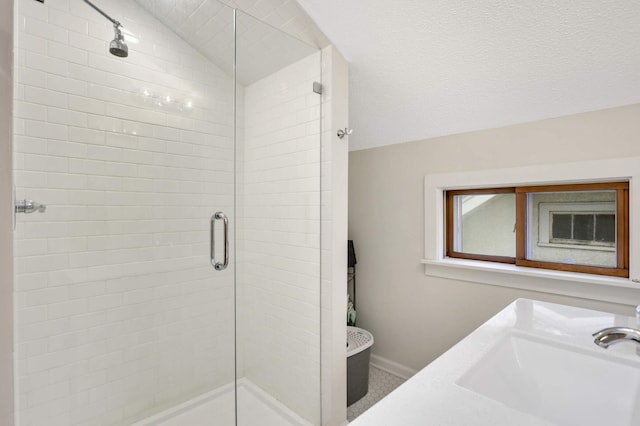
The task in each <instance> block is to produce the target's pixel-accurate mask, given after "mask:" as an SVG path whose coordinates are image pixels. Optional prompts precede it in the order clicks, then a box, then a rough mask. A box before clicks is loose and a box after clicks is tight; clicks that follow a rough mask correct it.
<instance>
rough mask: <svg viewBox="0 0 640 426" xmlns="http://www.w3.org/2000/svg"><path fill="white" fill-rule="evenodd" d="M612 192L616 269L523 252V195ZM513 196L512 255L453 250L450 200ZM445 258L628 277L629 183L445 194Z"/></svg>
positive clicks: (525, 202) (524, 248) (452, 222)
mask: <svg viewBox="0 0 640 426" xmlns="http://www.w3.org/2000/svg"><path fill="white" fill-rule="evenodd" d="M612 190H614V191H616V245H615V247H616V256H617V258H616V267H611V268H609V267H601V266H588V265H576V264H569V263H560V262H548V261H539V260H529V259H527V258H526V249H527V229H526V227H527V194H530V193H536V192H537V193H541V192H580V191H612ZM509 193H512V194H515V196H516V253H515V254H516V255H515V257H506V256H492V255H482V254H472V253H464V252H458V251H455V250H454V197H455V196H459V195H483V194H509ZM444 207H445V214H444V218H445V255H446V256H447V257H451V258H457V259H469V260H481V261H488V262H498V263H508V264H513V265H516V266H524V267H529V268H540V269H551V270H556V271H565V272H579V273H587V274H596V275H607V276H613V277H622V278H628V277H629V182H601V183H587V184H559V185H535V186H516V187H501V188H482V189H462V190H448V191H445V203H444Z"/></svg>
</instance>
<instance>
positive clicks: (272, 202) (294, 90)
mask: <svg viewBox="0 0 640 426" xmlns="http://www.w3.org/2000/svg"><path fill="white" fill-rule="evenodd" d="M320 65H321V55H320V51H318V52H317V53H314V54H311V55H310V56H308V57H307V58H305V59H303V60H301V61H298V62H296V63H294V64H292V65H289V66H287V67H285V68H284V69H281V70H280V71H278V72H276V73H274V74H272V75H270V76H269V77H266V78H264V79H262V80H260V81H258V82H256V83H253V84H251V85H250V86H246V87H245V89H244V102H243V104H244V113H243V115H244V132H243V133H244V152H243V165H242V167H243V173H242V174H243V184H242V185H243V188H242V190H241V194H242V195H241V198H240V199H239V200H238V202H239V203H240V207H239V211H240V212H241V213H239V222H238V230H239V241H238V247H239V248H240V250H239V252H238V256H239V258H238V260H239V261H240V262H241V263H240V265H239V267H238V268H239V271H238V277H239V279H238V287H239V294H240V297H239V303H238V305H239V309H240V311H239V313H240V319H239V323H240V324H241V327H240V328H239V330H240V332H239V338H238V344H239V345H240V346H241V347H242V348H241V351H242V353H243V362H242V364H241V367H242V368H243V371H241V372H240V375H241V376H242V375H243V376H245V377H247V378H248V379H250V380H251V381H252V382H254V383H255V384H257V385H258V386H260V387H262V388H263V389H264V390H266V391H267V392H269V394H271V395H272V396H274V397H275V398H277V399H278V400H280V401H281V402H282V403H284V404H285V405H287V406H288V407H289V408H291V409H293V410H294V411H295V412H296V413H298V414H299V415H301V416H303V417H304V418H306V419H308V420H309V421H311V422H313V423H314V424H319V422H320V154H321V151H320V126H319V119H320V103H321V97H320V95H318V94H316V93H314V92H313V91H312V88H313V82H314V81H320V80H321V76H320V71H321V69H320ZM244 409H246V408H243V407H242V406H239V417H240V418H241V416H242V413H243V410H244Z"/></svg>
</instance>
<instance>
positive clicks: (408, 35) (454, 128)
mask: <svg viewBox="0 0 640 426" xmlns="http://www.w3.org/2000/svg"><path fill="white" fill-rule="evenodd" d="M298 2H299V3H300V4H301V6H302V7H303V8H304V9H305V10H306V11H307V13H308V14H309V15H310V16H311V17H312V18H313V20H314V21H315V23H316V24H318V26H319V27H320V29H321V30H322V31H323V32H324V34H326V36H327V37H328V38H329V39H330V40H331V41H332V42H333V43H334V44H335V45H336V46H337V47H338V49H339V50H340V51H341V52H342V53H343V55H344V56H345V57H346V58H347V60H348V61H349V64H350V89H349V90H350V123H349V125H350V127H353V128H354V133H353V134H352V135H351V136H350V137H349V144H350V147H351V149H352V150H354V149H364V148H370V147H375V146H381V145H388V144H394V143H400V142H406V141H412V140H419V139H426V138H431V137H435V136H441V135H447V134H454V133H461V132H467V131H473V130H478V129H485V128H493V127H499V126H505V125H509V124H515V123H522V122H527V121H534V120H540V119H544V118H549V117H557V116H562V115H568V114H575V113H579V112H585V111H592V110H598V109H603V108H609V107H614V106H620V105H627V104H632V103H639V102H640V42H639V40H640V1H638V0H575V1H557V0H553V1H552V0H537V1H531V0H511V1H507V0H496V1H460V0H457V1H452V0H429V1H427V0H393V1H391V0H348V1H344V0H298ZM639 119H640V118H639ZM603 143H606V141H603Z"/></svg>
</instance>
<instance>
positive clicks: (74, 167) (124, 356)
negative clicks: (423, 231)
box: [14, 0, 321, 426]
mask: <svg viewBox="0 0 640 426" xmlns="http://www.w3.org/2000/svg"><path fill="white" fill-rule="evenodd" d="M95 3H96V4H97V5H98V6H99V7H100V8H101V9H102V10H104V11H105V12H107V13H108V14H109V16H111V17H113V18H114V19H117V21H118V23H120V24H121V30H122V33H123V34H124V39H125V42H126V44H127V45H128V57H126V58H122V57H116V56H113V55H111V54H109V50H108V46H109V42H110V41H111V39H112V38H113V36H114V28H113V27H114V25H113V23H112V22H109V21H108V20H106V19H104V16H101V14H99V13H97V12H96V10H94V9H93V8H91V7H89V6H88V5H87V4H86V3H85V2H83V1H82V0H46V1H45V2H44V3H40V2H39V1H35V0H22V1H20V2H16V8H17V18H18V20H17V22H18V25H16V32H17V34H16V46H15V48H16V58H17V59H16V64H15V81H16V83H15V100H14V105H15V107H14V111H15V123H16V124H15V135H14V152H15V159H14V173H15V183H16V198H17V199H18V200H33V201H35V202H38V203H40V204H44V205H46V210H45V211H44V212H42V213H40V212H34V213H32V214H17V216H16V228H15V234H14V235H15V239H14V245H15V294H16V305H15V310H16V314H15V318H16V333H15V335H16V336H15V340H16V350H17V353H16V360H17V362H16V374H15V376H16V396H17V397H16V399H17V407H16V417H17V424H18V425H19V426H27V425H29V426H30V425H33V426H40V425H47V426H55V425H64V426H69V425H134V424H135V425H138V426H143V425H145V426H150V425H186V424H188V425H190V426H197V425H222V426H226V425H234V424H240V425H256V424H261V425H264V424H277V425H287V424H314V425H319V424H321V397H320V365H321V359H320V249H321V247H320V201H321V200H320V194H321V191H320V190H321V188H320V181H321V180H320V178H321V176H320V174H321V141H320V119H321V96H320V95H319V94H318V93H315V92H314V90H313V89H314V82H317V83H319V82H321V52H320V50H319V49H318V48H317V47H314V46H310V45H307V44H305V43H303V42H301V41H300V40H297V39H295V38H293V37H291V36H289V35H287V34H285V33H283V32H282V31H280V30H278V29H276V28H273V27H271V26H269V25H267V24H265V23H264V22H261V21H259V20H258V19H256V18H254V17H252V16H251V15H249V14H246V13H244V12H242V11H240V10H238V9H234V8H232V7H229V6H227V5H225V4H223V3H220V2H218V1H216V0H201V1H184V2H181V1H154V0H136V1H126V0H100V1H97V0H96V2H95ZM316 87H317V86H316Z"/></svg>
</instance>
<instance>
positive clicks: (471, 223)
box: [454, 194, 516, 257]
mask: <svg viewBox="0 0 640 426" xmlns="http://www.w3.org/2000/svg"><path fill="white" fill-rule="evenodd" d="M515 224H516V197H515V194H482V195H456V196H455V197H454V250H455V251H457V252H461V253H469V254H482V255H490V256H509V257H515V253H516V233H515Z"/></svg>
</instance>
